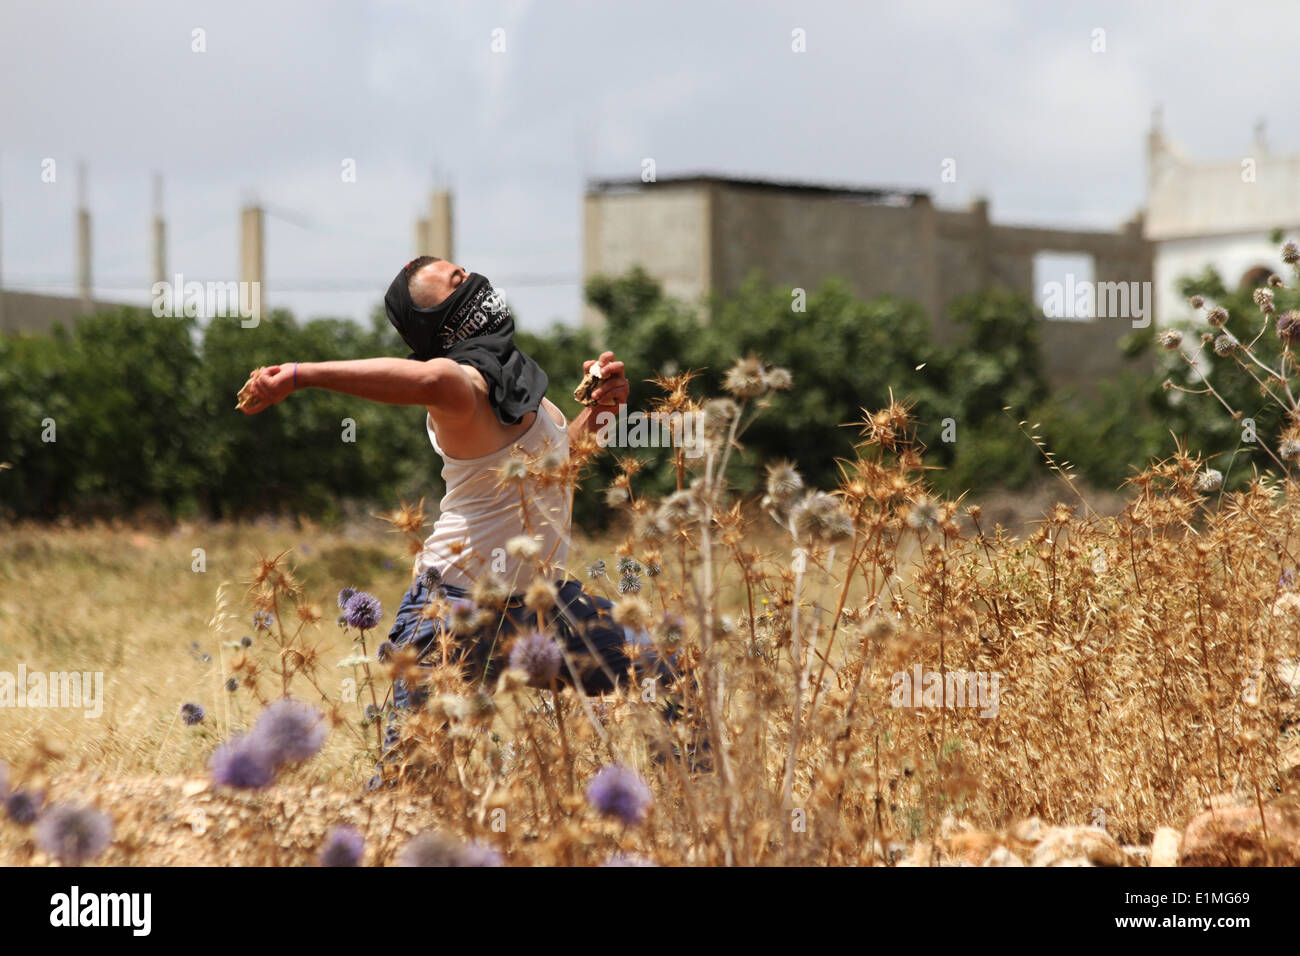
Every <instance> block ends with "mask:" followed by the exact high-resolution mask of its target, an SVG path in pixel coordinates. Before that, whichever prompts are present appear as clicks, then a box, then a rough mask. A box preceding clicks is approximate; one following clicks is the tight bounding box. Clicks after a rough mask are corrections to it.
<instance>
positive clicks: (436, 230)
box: [425, 189, 456, 262]
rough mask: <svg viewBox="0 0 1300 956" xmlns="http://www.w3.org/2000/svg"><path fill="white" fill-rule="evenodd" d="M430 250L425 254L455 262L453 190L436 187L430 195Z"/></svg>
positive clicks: (428, 242) (428, 241) (428, 244)
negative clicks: (452, 214) (452, 213)
mask: <svg viewBox="0 0 1300 956" xmlns="http://www.w3.org/2000/svg"><path fill="white" fill-rule="evenodd" d="M426 245H427V247H428V250H429V251H428V252H427V253H425V255H430V256H437V257H438V258H439V259H446V260H447V261H448V262H454V261H455V259H454V256H455V254H456V253H455V248H454V246H453V244H452V217H451V192H450V191H449V190H446V189H435V190H434V191H433V195H432V196H430V197H429V220H428V240H427V243H426Z"/></svg>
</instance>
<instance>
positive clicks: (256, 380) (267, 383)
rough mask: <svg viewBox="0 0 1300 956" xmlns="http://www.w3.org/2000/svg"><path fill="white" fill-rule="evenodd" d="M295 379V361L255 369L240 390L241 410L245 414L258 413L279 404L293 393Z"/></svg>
mask: <svg viewBox="0 0 1300 956" xmlns="http://www.w3.org/2000/svg"><path fill="white" fill-rule="evenodd" d="M293 380H294V364H293V363H290V364H288V365H271V366H268V367H266V368H259V369H255V370H254V371H253V372H252V374H250V375H249V377H248V383H247V384H246V385H245V386H244V387H243V389H241V390H240V392H239V399H240V402H239V410H240V411H241V412H243V413H244V414H245V415H256V414H257V413H258V412H262V411H265V410H266V409H268V408H270V407H271V406H272V405H278V404H279V403H280V402H282V401H284V400H285V399H286V398H288V397H289V395H290V394H292V392H293V390H294V381H293Z"/></svg>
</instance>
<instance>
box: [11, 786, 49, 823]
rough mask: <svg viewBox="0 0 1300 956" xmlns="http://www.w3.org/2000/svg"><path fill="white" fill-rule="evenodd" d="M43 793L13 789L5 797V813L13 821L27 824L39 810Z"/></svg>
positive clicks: (43, 796) (42, 801)
mask: <svg viewBox="0 0 1300 956" xmlns="http://www.w3.org/2000/svg"><path fill="white" fill-rule="evenodd" d="M44 802H45V794H44V793H43V792H41V791H39V790H14V791H13V792H12V793H10V794H9V795H8V796H7V797H5V802H4V805H5V813H7V814H8V815H9V819H10V820H12V821H13V822H14V823H17V824H20V825H22V826H27V824H29V823H31V822H32V821H33V820H35V819H36V817H37V815H38V814H39V813H40V812H41V804H42V803H44Z"/></svg>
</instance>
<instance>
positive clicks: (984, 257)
mask: <svg viewBox="0 0 1300 956" xmlns="http://www.w3.org/2000/svg"><path fill="white" fill-rule="evenodd" d="M970 216H971V240H970V241H971V252H972V253H973V255H972V259H973V260H974V262H975V266H976V269H977V270H978V275H979V286H978V288H980V289H987V288H988V287H989V286H991V285H992V284H993V278H994V274H993V230H992V228H991V227H990V225H989V201H988V199H986V198H985V197H984V196H979V197H977V198H976V199H975V200H974V201H973V202H972V203H971V204H970Z"/></svg>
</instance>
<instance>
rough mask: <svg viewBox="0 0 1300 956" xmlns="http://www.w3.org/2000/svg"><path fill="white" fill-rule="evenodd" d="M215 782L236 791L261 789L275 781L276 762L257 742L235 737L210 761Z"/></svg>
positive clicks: (249, 738)
mask: <svg viewBox="0 0 1300 956" xmlns="http://www.w3.org/2000/svg"><path fill="white" fill-rule="evenodd" d="M208 769H209V770H210V771H211V772H212V779H213V781H214V782H215V783H218V784H220V785H221V786H223V787H233V788H234V789H236V790H261V789H262V788H263V787H267V786H270V784H271V781H272V780H274V779H275V769H276V766H275V761H274V760H273V759H272V758H271V754H270V753H268V752H267V750H266V748H265V747H263V746H262V745H261V743H260V742H259V741H257V740H254V739H253V738H251V737H235V738H233V739H231V740H229V741H227V742H226V743H224V744H222V745H221V746H220V747H218V748H217V749H216V751H215V752H213V754H212V759H211V760H209V761H208Z"/></svg>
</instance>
